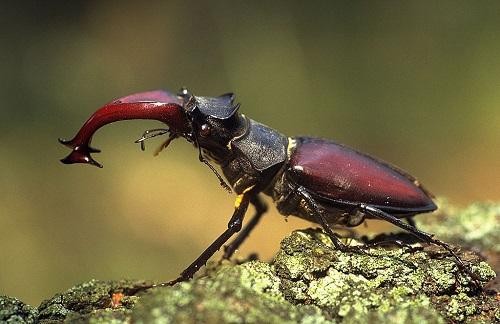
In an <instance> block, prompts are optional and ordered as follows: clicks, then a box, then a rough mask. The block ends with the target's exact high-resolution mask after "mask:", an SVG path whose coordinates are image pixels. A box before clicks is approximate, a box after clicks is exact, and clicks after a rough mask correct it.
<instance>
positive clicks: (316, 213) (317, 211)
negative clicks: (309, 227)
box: [297, 187, 369, 255]
mask: <svg viewBox="0 0 500 324" xmlns="http://www.w3.org/2000/svg"><path fill="white" fill-rule="evenodd" d="M297 191H298V193H299V195H300V196H301V197H302V198H303V199H304V200H305V202H306V203H307V205H308V207H309V209H310V210H311V213H312V215H313V217H314V218H316V220H317V221H318V223H319V224H320V225H321V226H322V227H323V229H324V230H325V232H326V234H327V235H328V237H330V240H331V241H332V243H333V245H335V248H336V249H337V250H339V251H342V252H354V253H359V254H365V255H369V253H368V252H366V251H364V250H363V249H361V248H360V247H359V246H349V245H345V244H344V243H342V241H341V240H340V239H339V238H338V237H337V235H336V234H335V232H334V231H333V230H332V228H331V226H330V224H328V221H327V220H326V218H325V216H324V215H323V213H322V212H321V207H320V206H319V205H318V204H317V203H316V201H315V200H314V198H313V197H311V195H310V194H309V193H308V192H307V190H306V189H305V188H304V187H299V188H297Z"/></svg>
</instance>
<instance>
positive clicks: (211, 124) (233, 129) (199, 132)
mask: <svg viewBox="0 0 500 324" xmlns="http://www.w3.org/2000/svg"><path fill="white" fill-rule="evenodd" d="M178 95H179V97H181V98H182V99H183V108H184V110H185V112H186V116H187V118H188V120H189V121H190V123H191V138H188V140H190V141H192V142H194V144H195V145H199V146H200V147H201V148H202V149H205V150H206V151H208V152H209V153H212V154H211V155H213V154H216V153H217V151H219V150H224V149H225V148H226V146H227V144H228V143H229V141H230V140H231V139H233V138H234V137H236V136H238V135H239V134H240V133H241V132H243V131H244V127H243V125H244V123H243V120H244V118H243V117H242V116H241V115H240V114H239V113H238V109H239V107H240V105H239V104H235V103H234V94H232V93H226V94H223V95H221V96H218V97H198V96H194V95H192V94H191V93H190V92H189V91H188V90H187V89H185V88H183V89H181V91H180V92H179V94H178Z"/></svg>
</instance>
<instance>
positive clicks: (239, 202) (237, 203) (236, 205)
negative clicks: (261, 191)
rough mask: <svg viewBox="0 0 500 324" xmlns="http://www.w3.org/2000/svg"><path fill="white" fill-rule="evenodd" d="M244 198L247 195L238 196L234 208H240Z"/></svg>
mask: <svg viewBox="0 0 500 324" xmlns="http://www.w3.org/2000/svg"><path fill="white" fill-rule="evenodd" d="M244 196H245V194H239V195H238V196H236V200H235V201H234V208H238V207H240V205H241V202H242V201H243V197H244Z"/></svg>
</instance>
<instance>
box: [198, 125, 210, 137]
mask: <svg viewBox="0 0 500 324" xmlns="http://www.w3.org/2000/svg"><path fill="white" fill-rule="evenodd" d="M211 132H212V128H211V127H210V125H209V124H203V125H201V128H200V136H201V137H207V136H210V133H211Z"/></svg>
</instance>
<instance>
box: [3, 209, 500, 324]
mask: <svg viewBox="0 0 500 324" xmlns="http://www.w3.org/2000/svg"><path fill="white" fill-rule="evenodd" d="M499 210H500V208H499V206H498V205H494V204H481V205H472V206H471V207H469V208H468V209H465V210H463V211H458V212H457V211H455V210H452V209H445V212H443V213H442V214H441V215H440V216H439V217H440V218H439V222H438V224H436V225H435V226H434V225H432V223H431V222H430V221H429V222H427V221H428V220H426V223H425V224H419V226H421V227H422V228H424V229H425V230H427V231H429V232H433V229H434V230H435V231H436V232H437V233H439V234H438V235H437V237H439V238H443V239H444V240H445V241H447V242H453V243H454V244H459V245H461V246H463V247H468V246H479V247H481V249H482V251H485V254H486V255H488V256H489V257H490V258H493V260H495V258H496V259H498V250H497V248H498V246H500V242H499V237H498V231H496V232H495V230H493V231H492V230H491V227H493V228H495V226H498V223H499V222H498V221H499V218H500V211H499ZM449 215H454V216H453V217H452V216H449ZM471 215H474V217H472V216H471ZM485 215H487V216H485ZM492 215H493V216H492ZM429 218H431V217H429ZM476 218H479V219H483V221H482V222H481V221H477V219H476ZM486 220H487V221H486ZM467 222H473V223H474V226H472V225H470V224H469V225H467ZM488 222H490V223H488ZM470 226H472V227H470ZM481 226H486V227H489V228H485V229H482V228H481ZM439 227H444V228H447V229H448V231H443V232H442V233H441V232H440V228H439ZM456 227H459V228H458V229H457V228H456ZM466 228H468V229H470V230H473V231H474V232H475V233H481V234H480V235H479V234H474V235H473V234H470V235H463V233H464V232H463V229H466ZM497 230H498V227H497ZM453 233H455V236H453V235H452V234H453ZM446 235H449V237H445V236H446ZM384 237H386V236H384ZM389 237H390V238H399V239H403V240H406V239H407V236H406V235H399V236H398V235H391V236H389ZM374 239H375V240H380V237H377V238H374ZM407 242H408V243H411V246H403V247H399V246H390V245H389V246H382V245H381V246H376V247H373V248H370V249H367V250H366V252H367V254H357V253H344V252H340V251H338V250H335V249H334V248H333V247H332V246H331V243H330V241H329V239H328V237H327V236H325V235H324V234H323V233H322V232H321V231H319V230H315V229H307V230H302V231H295V232H293V233H292V234H291V235H290V236H288V237H286V238H285V239H283V241H282V243H281V248H280V250H279V251H278V252H277V254H276V256H275V258H274V259H273V260H272V262H270V263H265V262H261V261H248V262H244V263H242V264H239V265H234V264H232V263H230V262H223V263H222V264H221V265H217V264H215V263H211V264H209V266H208V267H206V268H205V269H204V273H203V274H200V275H198V276H197V277H196V278H195V279H193V280H191V281H189V282H183V283H179V284H176V285H174V286H172V287H161V288H154V289H150V290H141V288H142V287H146V286H148V285H149V284H151V282H144V281H132V280H120V281H111V282H104V281H97V280H92V281H90V282H87V283H83V284H80V285H77V286H75V287H73V288H71V289H70V290H68V291H66V292H63V293H61V294H57V295H56V296H54V297H52V298H51V299H48V300H46V301H44V302H42V304H41V305H40V306H39V307H38V308H35V307H31V306H28V305H25V304H24V303H22V302H21V301H19V300H17V299H15V298H11V297H0V322H2V323H3V322H7V323H60V322H63V321H66V322H71V323H75V322H76V323H79V322H81V323H89V322H90V323H130V322H133V323H199V322H203V323H262V322H266V323H331V322H342V323H367V322H396V323H400V322H404V323H447V322H450V323H451V322H474V323H477V322H483V323H491V322H495V321H500V311H499V309H500V298H499V296H500V295H499V294H498V290H497V289H496V288H495V287H494V286H491V282H492V280H493V279H494V277H495V272H494V271H493V270H492V268H491V267H490V266H489V265H488V263H487V262H485V261H484V259H483V257H481V256H480V254H479V253H477V252H473V251H471V250H467V249H462V251H460V252H458V253H459V255H460V256H461V258H462V259H463V260H464V262H465V263H466V265H467V266H468V267H469V269H470V270H471V271H472V272H473V273H474V274H475V275H476V276H477V278H478V280H479V281H480V283H481V285H483V286H486V287H487V288H486V289H485V290H483V291H482V292H480V291H477V289H475V288H474V285H473V283H472V281H471V279H470V278H469V277H468V276H467V275H465V274H463V273H462V272H461V271H459V269H458V267H457V265H456V264H455V262H454V260H453V259H452V258H450V257H449V256H448V254H447V253H446V252H445V251H443V250H442V249H441V248H439V247H435V246H429V245H427V244H418V243H413V242H411V241H407ZM350 244H351V245H353V244H358V241H357V240H352V241H351V243H350ZM494 263H495V262H493V264H494ZM497 270H498V269H497ZM488 282H489V283H490V284H489V286H487V284H488Z"/></svg>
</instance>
